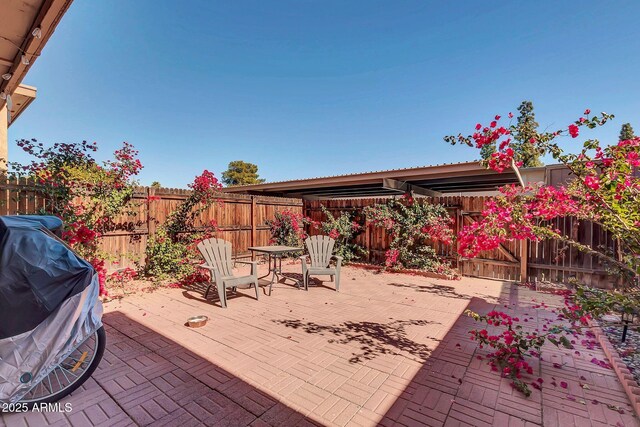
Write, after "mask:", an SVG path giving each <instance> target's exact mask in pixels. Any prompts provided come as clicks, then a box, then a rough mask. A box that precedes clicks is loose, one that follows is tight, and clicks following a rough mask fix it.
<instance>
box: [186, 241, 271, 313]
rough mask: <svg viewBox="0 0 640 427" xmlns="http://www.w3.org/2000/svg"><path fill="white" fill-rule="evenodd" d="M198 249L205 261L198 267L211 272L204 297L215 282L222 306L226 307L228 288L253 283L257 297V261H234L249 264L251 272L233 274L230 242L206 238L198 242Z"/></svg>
mask: <svg viewBox="0 0 640 427" xmlns="http://www.w3.org/2000/svg"><path fill="white" fill-rule="evenodd" d="M198 250H199V251H200V253H201V254H202V256H203V257H204V259H205V261H206V262H205V263H204V264H201V265H200V267H201V268H206V269H207V270H209V271H210V272H211V282H210V283H209V286H208V287H207V290H206V291H205V293H204V297H205V298H207V295H208V294H209V289H211V286H213V285H214V284H215V285H216V288H217V289H218V296H219V297H220V305H222V308H227V289H228V288H237V287H241V286H243V285H253V286H254V287H255V289H256V299H259V287H258V262H257V261H235V262H237V263H240V264H251V274H250V275H248V276H234V275H233V260H232V259H231V243H229V242H227V241H225V240H222V239H215V238H214V239H206V240H203V241H201V242H200V243H198ZM249 287H250V286H249Z"/></svg>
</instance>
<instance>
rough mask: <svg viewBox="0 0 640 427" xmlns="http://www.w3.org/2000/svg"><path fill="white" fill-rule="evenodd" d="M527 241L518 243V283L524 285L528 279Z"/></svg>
mask: <svg viewBox="0 0 640 427" xmlns="http://www.w3.org/2000/svg"><path fill="white" fill-rule="evenodd" d="M528 258H529V240H527V239H523V240H521V241H520V282H521V283H526V282H527V277H528V271H527V270H528V266H527V261H528Z"/></svg>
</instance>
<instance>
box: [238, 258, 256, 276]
mask: <svg viewBox="0 0 640 427" xmlns="http://www.w3.org/2000/svg"><path fill="white" fill-rule="evenodd" d="M236 262H237V263H238V264H249V265H251V275H252V276H256V277H257V276H258V261H236Z"/></svg>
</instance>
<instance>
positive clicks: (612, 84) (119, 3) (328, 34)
mask: <svg viewBox="0 0 640 427" xmlns="http://www.w3.org/2000/svg"><path fill="white" fill-rule="evenodd" d="M639 16H640V2H638V1H633V0H632V1H617V2H602V1H582V2H557V1H535V2H525V1H519V2H516V1H512V2H498V1H484V2H475V1H467V2H427V1H402V0H397V1H396V0H394V1H391V0H389V1H375V0H363V1H355V0H350V1H345V0H323V1H312V0H281V1H280V0H278V1H264V0H256V1H244V0H237V1H195V0H194V1H184V2H168V1H152V0H148V1H143V0H136V1H129V0H102V1H98V0H92V1H80V0H78V1H76V2H74V3H73V4H72V6H71V8H70V10H69V11H68V13H67V14H66V16H65V17H64V19H63V20H62V22H61V24H60V25H59V26H58V29H57V30H56V32H55V34H54V35H53V37H52V39H51V40H50V41H49V43H48V44H47V46H46V48H45V50H44V53H43V55H42V56H41V57H40V58H39V59H38V61H37V62H36V63H35V64H34V66H33V68H32V69H31V71H30V73H29V75H28V76H27V78H26V79H25V80H24V83H26V84H31V85H34V86H37V87H38V97H37V99H36V101H35V102H34V103H33V104H32V105H31V106H30V107H29V109H28V110H27V111H26V112H25V113H24V114H23V115H22V116H21V117H20V118H19V120H18V121H16V123H15V124H14V125H12V127H11V128H10V129H9V138H10V139H11V140H15V139H19V138H37V139H38V140H39V141H41V142H45V143H53V142H71V141H81V140H83V139H86V140H89V141H97V142H98V144H99V146H100V147H101V149H100V152H101V154H100V153H99V155H98V157H100V156H101V155H102V156H108V154H109V153H110V152H112V151H113V150H114V149H116V148H117V147H118V146H119V145H120V144H121V142H122V141H128V142H130V143H132V144H134V145H135V146H136V147H137V148H138V149H139V150H140V157H141V160H142V162H143V164H144V165H145V169H144V170H143V173H142V174H141V176H140V181H141V183H142V184H149V183H151V182H152V181H154V180H158V181H160V182H161V183H162V184H163V185H164V186H174V187H184V186H185V185H186V184H187V183H188V182H190V181H191V180H192V178H193V177H194V176H195V175H196V174H199V173H200V172H201V171H202V170H203V169H209V170H211V171H213V172H214V173H216V175H218V176H219V175H220V174H221V172H222V171H224V170H225V169H226V167H227V164H228V163H229V162H230V161H232V160H245V161H250V162H253V163H256V164H258V166H259V168H260V174H261V176H262V177H264V178H266V179H267V180H268V181H275V180H283V179H296V178H306V177H313V176H325V175H333V174H343V173H353V172H360V171H370V170H382V169H392V168H401V167H412V166H421V165H430V164H438V163H448V162H458V161H466V160H472V159H474V158H477V157H478V153H477V150H475V149H471V148H467V147H458V146H456V147H452V146H450V145H447V144H446V143H444V142H443V141H442V137H443V136H444V135H447V134H451V133H458V132H464V133H468V132H471V131H472V129H473V126H474V125H475V123H477V122H478V121H482V122H487V121H489V120H490V119H491V117H493V115H495V114H503V115H506V113H508V112H509V111H515V110H516V108H517V106H518V105H519V104H520V102H521V101H522V100H524V99H528V100H532V101H533V102H534V105H535V109H536V114H537V119H538V122H539V123H540V124H541V125H542V127H547V126H549V127H551V128H555V127H557V126H565V125H566V124H568V123H569V122H570V121H571V120H574V119H575V118H576V117H578V115H579V114H581V112H582V111H583V110H584V109H585V108H587V107H588V108H591V110H592V111H594V112H598V111H606V112H608V113H614V114H616V119H615V121H614V122H613V123H612V124H610V125H607V126H606V127H605V128H603V129H601V130H599V131H598V132H597V133H592V134H591V135H593V136H597V137H600V138H601V139H603V140H616V139H617V134H618V132H619V129H620V125H621V124H622V123H624V122H631V123H632V124H633V125H635V126H636V128H637V130H639V131H640V114H639V112H640V97H639V96H638V95H639V94H640V78H638V72H639V70H640V26H638V25H637V20H638V17H639ZM577 142H578V141H576V140H570V141H567V144H576V143H577ZM10 144H11V142H10ZM9 155H10V158H11V159H12V160H18V161H24V160H25V157H24V156H23V155H22V154H21V153H19V152H18V149H17V148H16V147H15V145H10V154H9Z"/></svg>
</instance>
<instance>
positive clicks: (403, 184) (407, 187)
mask: <svg viewBox="0 0 640 427" xmlns="http://www.w3.org/2000/svg"><path fill="white" fill-rule="evenodd" d="M521 173H523V179H524V180H525V181H526V182H538V181H544V180H545V168H544V167H542V168H527V169H522V170H521ZM518 182H519V181H518V177H517V175H516V173H515V172H514V171H513V170H507V171H505V172H503V173H497V172H495V171H493V170H491V169H486V168H485V167H484V166H482V165H481V164H480V162H479V161H472V162H462V163H449V164H441V165H434V166H421V167H414V168H405V169H392V170H386V171H376V172H364V173H354V174H346V175H335V176H328V177H320V178H307V179H297V180H291V181H279V182H269V183H263V184H252V185H240V186H232V187H227V188H225V189H224V191H225V192H228V193H244V194H254V195H266V196H280V197H301V198H303V199H305V200H318V199H336V198H354V197H379V196H395V195H402V194H405V193H410V194H414V195H420V196H431V197H436V196H442V195H461V194H470V195H482V194H485V195H489V194H494V192H495V191H496V189H497V188H498V187H500V186H502V185H506V184H516V183H518Z"/></svg>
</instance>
